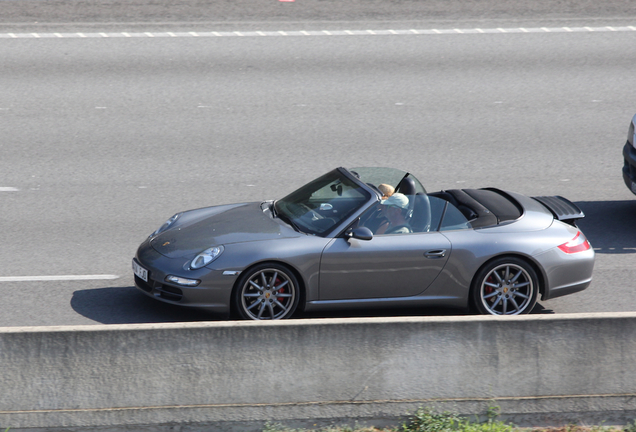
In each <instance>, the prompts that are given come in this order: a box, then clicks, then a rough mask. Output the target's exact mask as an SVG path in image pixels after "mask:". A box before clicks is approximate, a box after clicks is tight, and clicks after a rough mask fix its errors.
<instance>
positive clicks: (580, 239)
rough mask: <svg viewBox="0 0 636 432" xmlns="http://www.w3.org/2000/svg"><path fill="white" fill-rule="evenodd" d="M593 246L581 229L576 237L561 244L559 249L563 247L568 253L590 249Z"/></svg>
mask: <svg viewBox="0 0 636 432" xmlns="http://www.w3.org/2000/svg"><path fill="white" fill-rule="evenodd" d="M591 247H592V246H590V242H589V241H587V239H586V238H585V236H584V235H583V233H582V232H581V231H579V232H577V233H576V235H575V236H574V238H573V239H572V240H570V241H569V242H567V243H563V244H562V245H559V249H561V250H562V251H563V252H565V253H566V254H573V253H577V252H583V251H586V250H588V249H590V248H591Z"/></svg>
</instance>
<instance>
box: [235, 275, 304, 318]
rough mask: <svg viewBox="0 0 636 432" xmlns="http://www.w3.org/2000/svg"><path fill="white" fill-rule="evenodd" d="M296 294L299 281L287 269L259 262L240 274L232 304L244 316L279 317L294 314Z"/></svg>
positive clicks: (296, 300)
mask: <svg viewBox="0 0 636 432" xmlns="http://www.w3.org/2000/svg"><path fill="white" fill-rule="evenodd" d="M299 297H300V296H299V285H298V280H297V279H296V277H295V276H294V274H293V273H292V272H291V271H290V270H289V269H287V268H286V267H284V266H282V265H280V264H274V263H271V264H261V265H258V266H256V267H254V268H252V269H251V270H249V271H247V272H246V273H245V274H244V275H243V276H241V279H240V280H239V283H238V285H237V289H236V291H235V292H234V305H235V308H236V311H237V312H238V313H239V315H240V317H241V318H243V319H251V320H278V319H284V318H289V317H290V316H291V315H292V314H293V313H294V311H295V310H296V307H297V306H298V300H299Z"/></svg>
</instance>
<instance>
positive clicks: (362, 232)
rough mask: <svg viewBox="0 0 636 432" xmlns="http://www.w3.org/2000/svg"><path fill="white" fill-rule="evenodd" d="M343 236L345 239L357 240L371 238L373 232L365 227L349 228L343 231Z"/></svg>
mask: <svg viewBox="0 0 636 432" xmlns="http://www.w3.org/2000/svg"><path fill="white" fill-rule="evenodd" d="M345 238H346V239H347V240H349V239H350V238H354V239H358V240H371V239H372V238H373V233H372V232H371V230H370V229H369V228H367V227H357V228H351V229H349V230H347V232H346V233H345Z"/></svg>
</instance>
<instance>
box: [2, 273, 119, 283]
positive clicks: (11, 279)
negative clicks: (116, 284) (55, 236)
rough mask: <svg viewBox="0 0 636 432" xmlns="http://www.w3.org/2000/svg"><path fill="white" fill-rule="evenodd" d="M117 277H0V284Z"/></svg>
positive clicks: (113, 277)
mask: <svg viewBox="0 0 636 432" xmlns="http://www.w3.org/2000/svg"><path fill="white" fill-rule="evenodd" d="M117 278H119V276H117V275H109V274H102V275H61V276H0V282H50V281H78V280H112V279H117Z"/></svg>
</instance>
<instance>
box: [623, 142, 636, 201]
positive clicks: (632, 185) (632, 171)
mask: <svg viewBox="0 0 636 432" xmlns="http://www.w3.org/2000/svg"><path fill="white" fill-rule="evenodd" d="M623 161H624V162H623V181H624V182H625V186H627V189H629V190H630V191H632V193H633V194H635V195H636V149H634V146H632V145H631V144H630V143H629V142H627V143H625V146H623Z"/></svg>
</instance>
